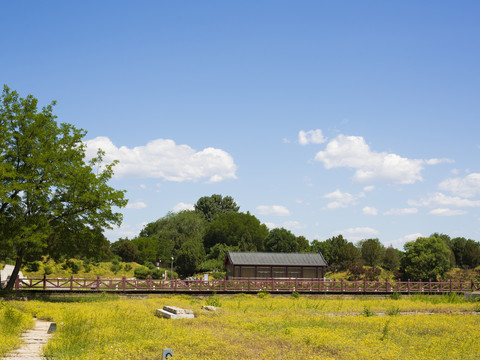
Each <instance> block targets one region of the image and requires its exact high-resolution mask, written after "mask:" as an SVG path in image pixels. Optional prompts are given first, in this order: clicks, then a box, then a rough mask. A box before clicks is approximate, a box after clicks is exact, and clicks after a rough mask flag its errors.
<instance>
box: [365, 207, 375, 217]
mask: <svg viewBox="0 0 480 360" xmlns="http://www.w3.org/2000/svg"><path fill="white" fill-rule="evenodd" d="M362 212H363V214H364V215H372V216H375V215H377V214H378V210H377V209H375V208H374V207H371V206H365V207H364V208H363V209H362Z"/></svg>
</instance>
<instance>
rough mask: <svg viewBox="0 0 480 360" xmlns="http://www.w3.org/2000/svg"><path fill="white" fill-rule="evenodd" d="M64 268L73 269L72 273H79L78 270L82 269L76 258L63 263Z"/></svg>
mask: <svg viewBox="0 0 480 360" xmlns="http://www.w3.org/2000/svg"><path fill="white" fill-rule="evenodd" d="M62 269H63V270H68V269H70V270H71V271H72V274H78V272H79V271H80V269H81V265H80V264H79V263H77V262H76V261H75V260H72V259H70V260H67V261H65V262H64V263H63V264H62Z"/></svg>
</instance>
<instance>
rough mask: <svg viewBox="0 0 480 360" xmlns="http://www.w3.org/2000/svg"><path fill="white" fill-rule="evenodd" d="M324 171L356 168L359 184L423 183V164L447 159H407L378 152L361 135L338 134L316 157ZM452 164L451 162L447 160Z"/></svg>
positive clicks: (356, 179)
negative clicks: (375, 181)
mask: <svg viewBox="0 0 480 360" xmlns="http://www.w3.org/2000/svg"><path fill="white" fill-rule="evenodd" d="M315 160H317V161H320V162H322V163H323V165H324V166H325V168H327V169H331V168H336V167H350V168H353V169H356V171H355V174H354V176H353V179H354V180H355V181H357V182H367V181H374V180H383V181H387V182H390V183H396V184H413V183H415V182H416V181H420V180H422V176H421V174H420V173H421V171H422V170H423V165H424V164H434V163H439V162H444V161H447V160H438V159H430V160H421V159H408V158H404V157H401V156H399V155H396V154H389V153H386V152H381V153H379V152H375V151H372V150H371V149H370V146H369V145H368V144H367V143H366V142H365V140H364V138H363V137H361V136H345V135H342V134H340V135H338V136H337V137H336V138H335V139H333V140H332V141H330V142H329V143H328V144H327V147H326V149H325V150H324V151H320V152H318V153H317V155H316V156H315ZM448 161H449V160H448Z"/></svg>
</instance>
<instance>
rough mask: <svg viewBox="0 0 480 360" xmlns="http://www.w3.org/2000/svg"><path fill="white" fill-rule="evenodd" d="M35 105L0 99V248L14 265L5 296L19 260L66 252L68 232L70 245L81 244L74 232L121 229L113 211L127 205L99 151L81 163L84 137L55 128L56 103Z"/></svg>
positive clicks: (69, 128)
mask: <svg viewBox="0 0 480 360" xmlns="http://www.w3.org/2000/svg"><path fill="white" fill-rule="evenodd" d="M37 103H38V100H37V99H36V98H35V97H33V96H32V95H28V96H27V97H26V98H21V97H20V96H19V94H18V93H17V92H16V91H12V90H10V89H9V88H8V87H7V86H4V89H3V93H2V95H1V97H0V182H1V186H0V247H1V248H3V253H4V254H8V256H9V257H11V258H14V259H15V268H14V271H13V273H12V276H11V279H10V281H9V282H8V284H7V287H6V289H7V290H9V289H12V288H13V285H14V282H15V278H16V277H17V275H18V272H19V270H20V267H21V265H22V261H23V260H24V259H25V258H29V257H32V256H39V255H41V254H45V253H48V245H49V244H51V243H55V244H56V245H57V246H56V247H55V251H56V252H58V251H61V249H60V250H59V247H70V245H69V241H65V240H66V239H67V237H68V234H69V232H70V234H71V235H72V236H71V238H70V241H72V242H75V241H82V239H83V238H84V237H83V236H75V231H76V230H78V229H82V231H88V230H90V231H92V232H98V231H99V230H101V229H104V228H111V227H112V225H119V224H120V223H121V220H122V215H121V214H120V213H117V212H114V210H113V207H114V206H115V207H123V206H125V205H126V204H127V200H126V199H125V198H124V196H125V192H124V191H119V190H115V189H113V188H112V187H110V186H109V185H108V181H109V180H110V178H111V177H112V176H113V166H114V165H115V163H113V164H108V165H103V164H102V156H103V153H102V152H101V151H100V150H99V151H98V154H97V156H96V157H95V158H93V159H92V160H90V161H89V162H86V159H85V151H86V145H85V143H84V142H83V141H82V140H83V138H84V136H85V134H86V132H85V131H83V130H80V129H77V128H75V127H74V126H73V125H70V124H58V123H57V122H56V120H55V119H56V116H55V115H54V114H53V113H52V111H53V106H54V105H55V102H52V103H51V104H50V105H48V106H46V107H44V108H42V109H41V110H40V109H38V107H37ZM57 229H59V231H56V230H57ZM58 233H61V234H62V236H63V239H61V241H60V240H59V239H55V237H56V236H58ZM52 239H54V240H52ZM91 244H92V245H93V244H96V242H91ZM98 244H101V241H100V242H98ZM102 246H103V245H102ZM77 248H78V249H81V248H82V247H81V246H78V247H77ZM65 250H67V249H65ZM90 250H91V249H90Z"/></svg>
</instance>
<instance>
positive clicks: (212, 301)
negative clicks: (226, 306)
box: [205, 295, 222, 307]
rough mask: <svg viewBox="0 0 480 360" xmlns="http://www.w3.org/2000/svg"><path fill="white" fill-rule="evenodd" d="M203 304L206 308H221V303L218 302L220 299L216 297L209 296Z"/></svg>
mask: <svg viewBox="0 0 480 360" xmlns="http://www.w3.org/2000/svg"><path fill="white" fill-rule="evenodd" d="M205 304H207V305H208V306H215V307H221V306H222V303H221V302H220V298H219V297H218V296H217V295H212V296H209V297H208V298H207V299H206V301H205Z"/></svg>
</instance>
